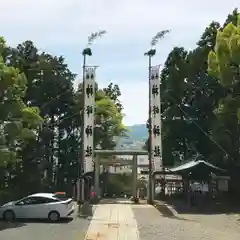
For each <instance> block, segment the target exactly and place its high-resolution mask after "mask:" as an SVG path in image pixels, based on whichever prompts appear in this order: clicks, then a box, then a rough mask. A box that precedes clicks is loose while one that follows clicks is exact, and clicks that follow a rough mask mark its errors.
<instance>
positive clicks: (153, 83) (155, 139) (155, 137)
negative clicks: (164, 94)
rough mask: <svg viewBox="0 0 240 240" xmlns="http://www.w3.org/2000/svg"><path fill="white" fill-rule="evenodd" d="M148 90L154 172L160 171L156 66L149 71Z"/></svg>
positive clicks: (157, 67) (158, 73)
mask: <svg viewBox="0 0 240 240" xmlns="http://www.w3.org/2000/svg"><path fill="white" fill-rule="evenodd" d="M150 88H151V115H152V152H153V168H154V170H155V171H159V170H162V137H161V129H162V127H161V126H162V122H161V98H160V66H156V67H153V68H152V69H151V79H150Z"/></svg>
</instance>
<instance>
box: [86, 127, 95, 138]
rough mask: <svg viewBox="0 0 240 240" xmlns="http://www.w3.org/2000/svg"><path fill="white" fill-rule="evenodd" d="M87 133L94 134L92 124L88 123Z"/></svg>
mask: <svg viewBox="0 0 240 240" xmlns="http://www.w3.org/2000/svg"><path fill="white" fill-rule="evenodd" d="M85 133H86V134H87V136H92V134H93V129H92V126H89V125H87V127H86V128H85Z"/></svg>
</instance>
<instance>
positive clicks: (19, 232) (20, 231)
mask: <svg viewBox="0 0 240 240" xmlns="http://www.w3.org/2000/svg"><path fill="white" fill-rule="evenodd" d="M89 224H90V220H88V219H83V218H79V217H78V216H77V214H76V213H75V214H74V215H73V216H72V217H71V218H67V219H64V220H62V221H61V222H58V223H48V222H47V221H17V222H14V223H5V222H0V239H1V240H15V239H16V240H43V239H44V240H66V239H69V240H83V239H84V236H85V234H86V232H87V229H88V226H89Z"/></svg>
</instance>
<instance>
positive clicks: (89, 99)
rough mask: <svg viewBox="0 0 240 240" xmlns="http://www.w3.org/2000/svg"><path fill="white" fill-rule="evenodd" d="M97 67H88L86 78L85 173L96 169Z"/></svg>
mask: <svg viewBox="0 0 240 240" xmlns="http://www.w3.org/2000/svg"><path fill="white" fill-rule="evenodd" d="M95 70H96V68H95V67H86V69H85V78H84V81H85V82H84V116H83V117H84V128H83V129H84V137H83V140H84V142H83V146H84V152H85V157H84V160H83V161H84V164H83V166H84V173H87V172H92V171H93V170H94V162H93V156H94V146H93V135H94V113H95Z"/></svg>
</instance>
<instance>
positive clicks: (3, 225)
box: [0, 221, 26, 231]
mask: <svg viewBox="0 0 240 240" xmlns="http://www.w3.org/2000/svg"><path fill="white" fill-rule="evenodd" d="M23 226H26V224H24V223H21V222H13V223H8V222H4V221H0V231H3V230H6V229H11V228H19V227H23Z"/></svg>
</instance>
